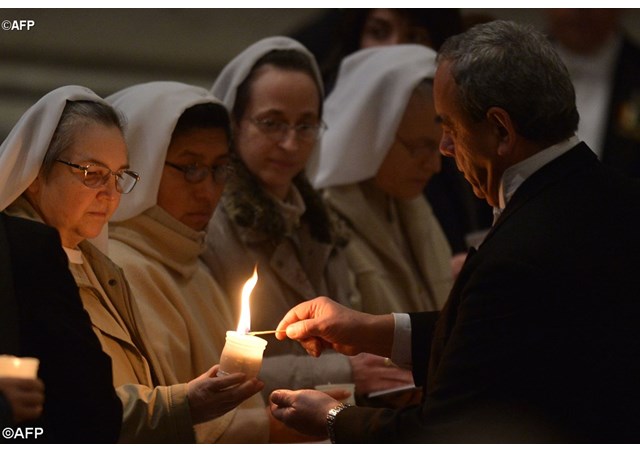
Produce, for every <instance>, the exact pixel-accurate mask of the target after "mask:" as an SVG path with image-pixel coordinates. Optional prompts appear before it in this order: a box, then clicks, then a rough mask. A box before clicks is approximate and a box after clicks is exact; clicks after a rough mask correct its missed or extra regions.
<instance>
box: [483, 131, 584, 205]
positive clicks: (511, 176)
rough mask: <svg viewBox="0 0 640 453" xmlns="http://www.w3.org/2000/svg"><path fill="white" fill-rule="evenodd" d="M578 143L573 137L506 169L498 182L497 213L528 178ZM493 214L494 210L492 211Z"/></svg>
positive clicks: (577, 139) (576, 138) (575, 137)
mask: <svg viewBox="0 0 640 453" xmlns="http://www.w3.org/2000/svg"><path fill="white" fill-rule="evenodd" d="M578 143H580V139H579V138H578V137H577V136H575V135H574V136H572V137H570V138H568V139H566V140H563V141H561V142H560V143H556V144H555V145H552V146H550V147H548V148H545V149H543V150H542V151H539V152H537V153H535V154H534V155H533V156H531V157H528V158H527V159H525V160H523V161H520V162H518V163H517V164H515V165H512V166H511V167H509V168H507V169H506V170H505V172H504V174H503V175H502V178H501V180H500V190H499V192H498V195H499V203H500V207H499V208H497V209H498V213H500V212H502V210H503V209H504V208H505V206H506V205H507V203H509V200H511V197H512V196H513V194H514V193H515V192H516V190H518V188H519V187H520V185H521V184H522V183H523V182H524V181H525V180H526V179H527V178H528V177H529V176H531V175H532V174H534V173H535V172H536V171H538V170H540V169H541V168H542V167H544V166H545V165H546V164H548V163H549V162H551V161H552V160H554V159H557V158H558V157H560V156H561V155H563V154H564V153H566V152H567V151H569V150H570V149H571V148H573V147H574V146H576V145H577V144H578ZM495 213H496V209H494V214H495Z"/></svg>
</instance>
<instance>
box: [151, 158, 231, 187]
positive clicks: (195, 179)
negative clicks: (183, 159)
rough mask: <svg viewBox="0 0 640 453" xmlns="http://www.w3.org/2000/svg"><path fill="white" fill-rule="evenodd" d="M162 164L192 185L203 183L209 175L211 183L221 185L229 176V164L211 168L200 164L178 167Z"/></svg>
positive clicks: (172, 164) (169, 163)
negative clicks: (172, 169)
mask: <svg viewBox="0 0 640 453" xmlns="http://www.w3.org/2000/svg"><path fill="white" fill-rule="evenodd" d="M164 164H165V165H168V166H169V167H171V168H175V169H176V170H178V171H181V172H182V173H184V175H183V176H184V179H185V181H187V182H190V183H193V184H196V183H199V182H202V181H204V180H205V179H206V178H207V176H209V175H211V176H213V181H214V182H215V183H216V184H223V183H225V182H226V181H227V179H228V177H229V175H230V174H231V167H230V166H229V164H223V165H212V166H211V167H207V166H205V165H201V164H193V165H178V164H174V163H172V162H166V161H165V163H164Z"/></svg>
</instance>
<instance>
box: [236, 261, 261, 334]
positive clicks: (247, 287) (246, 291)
mask: <svg viewBox="0 0 640 453" xmlns="http://www.w3.org/2000/svg"><path fill="white" fill-rule="evenodd" d="M256 283H258V265H257V264H256V267H255V268H254V269H253V275H252V276H251V278H249V280H247V282H246V283H245V284H244V286H243V287H242V306H241V307H240V321H239V322H238V329H237V332H238V333H242V334H246V333H247V332H249V331H250V330H251V308H250V305H251V300H250V296H251V292H252V291H253V288H255V286H256Z"/></svg>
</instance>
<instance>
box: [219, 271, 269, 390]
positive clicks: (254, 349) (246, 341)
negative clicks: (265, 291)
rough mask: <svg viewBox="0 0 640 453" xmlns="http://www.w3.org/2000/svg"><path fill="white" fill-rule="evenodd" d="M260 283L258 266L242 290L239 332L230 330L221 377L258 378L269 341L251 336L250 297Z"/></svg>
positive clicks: (223, 353)
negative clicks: (233, 374) (243, 374)
mask: <svg viewBox="0 0 640 453" xmlns="http://www.w3.org/2000/svg"><path fill="white" fill-rule="evenodd" d="M257 282H258V266H256V267H255V269H254V270H253V275H252V276H251V278H249V280H247V282H246V283H245V284H244V287H243V288H242V300H241V302H242V306H241V309H240V321H239V322H238V328H237V330H235V331H233V330H228V331H227V336H226V341H225V344H224V349H223V350H222V355H221V357H220V369H219V370H218V374H219V375H225V374H231V373H237V372H241V373H245V374H246V375H247V379H251V378H254V377H256V376H258V373H259V372H260V367H261V366H262V354H263V353H264V349H265V348H266V346H267V341H266V340H263V339H262V338H258V337H256V336H254V335H251V334H249V333H248V332H249V331H250V330H251V308H250V305H251V303H250V296H251V292H252V291H253V288H254V287H255V286H256V283H257Z"/></svg>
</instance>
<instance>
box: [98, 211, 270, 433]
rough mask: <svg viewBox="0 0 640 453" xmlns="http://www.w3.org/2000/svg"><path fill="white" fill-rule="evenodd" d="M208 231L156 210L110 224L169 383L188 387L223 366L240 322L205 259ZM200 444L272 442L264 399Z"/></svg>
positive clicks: (200, 429)
mask: <svg viewBox="0 0 640 453" xmlns="http://www.w3.org/2000/svg"><path fill="white" fill-rule="evenodd" d="M203 247H204V233H200V232H197V231H194V230H192V229H190V228H188V227H187V226H185V225H183V224H182V223H181V222H179V221H178V220H176V219H174V218H173V217H171V216H170V215H169V214H168V213H167V212H166V211H164V210H163V209H161V208H159V207H157V206H155V207H152V208H150V209H148V210H146V211H145V212H144V213H143V214H140V215H138V216H136V217H133V218H131V219H129V220H126V221H123V222H117V223H113V224H112V225H110V241H109V253H110V255H111V257H112V258H113V260H114V261H115V262H116V263H118V264H119V265H120V266H122V268H123V269H124V271H125V272H126V274H127V277H128V279H129V282H130V284H131V287H132V289H133V293H134V294H135V296H136V300H137V301H138V307H139V314H140V317H139V318H138V319H137V321H138V322H139V323H141V324H143V325H144V328H145V331H146V332H147V337H146V340H147V341H146V346H147V348H149V349H151V350H152V351H153V354H154V355H155V356H156V357H157V358H158V367H157V368H155V369H154V371H155V372H156V374H157V379H158V382H159V383H160V384H161V385H174V384H177V383H180V382H188V381H190V380H191V379H193V378H195V377H197V376H199V375H200V374H202V373H204V372H205V371H207V370H208V369H209V368H211V367H212V366H213V365H215V364H216V363H218V362H219V360H220V354H221V352H222V348H223V347H224V342H225V333H226V331H227V330H235V327H236V324H237V318H236V317H235V316H234V314H233V310H232V309H231V307H230V304H229V302H228V300H227V298H226V296H225V295H224V293H223V292H222V290H221V289H220V287H219V286H218V284H217V283H216V281H215V280H214V279H213V278H212V276H211V274H210V272H209V270H208V268H207V267H206V266H205V265H204V263H203V262H202V261H201V260H200V258H199V255H200V253H201V251H202V250H203ZM196 433H197V440H198V441H199V442H236V443H250V442H266V441H267V440H268V436H269V425H268V418H267V412H266V409H265V403H264V401H263V400H262V397H261V396H260V395H259V394H258V395H255V396H253V397H252V398H250V399H249V400H247V401H246V402H245V403H243V404H242V405H241V406H240V407H239V408H238V409H237V410H234V411H231V412H229V413H228V414H225V415H224V416H222V417H219V418H217V419H215V420H213V421H211V422H208V423H205V424H202V425H198V426H197V427H196Z"/></svg>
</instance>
